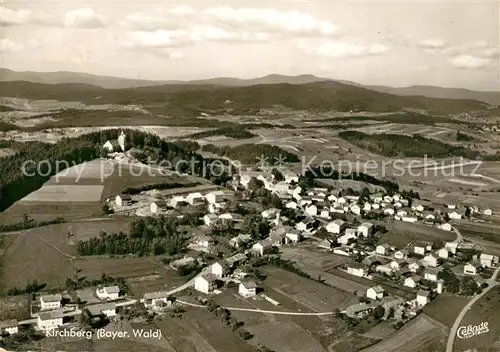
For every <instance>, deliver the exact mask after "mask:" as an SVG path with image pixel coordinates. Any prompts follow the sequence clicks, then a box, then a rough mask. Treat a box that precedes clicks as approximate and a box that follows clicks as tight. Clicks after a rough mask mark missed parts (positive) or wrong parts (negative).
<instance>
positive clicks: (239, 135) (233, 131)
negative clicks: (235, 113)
mask: <svg viewBox="0 0 500 352" xmlns="http://www.w3.org/2000/svg"><path fill="white" fill-rule="evenodd" d="M214 136H224V137H229V138H234V139H249V138H253V137H257V135H256V134H255V133H252V132H250V131H248V130H246V129H245V128H243V126H236V127H233V126H232V127H223V128H218V129H215V130H210V131H204V132H199V133H194V134H190V135H188V136H185V137H183V138H189V139H202V138H208V137H214Z"/></svg>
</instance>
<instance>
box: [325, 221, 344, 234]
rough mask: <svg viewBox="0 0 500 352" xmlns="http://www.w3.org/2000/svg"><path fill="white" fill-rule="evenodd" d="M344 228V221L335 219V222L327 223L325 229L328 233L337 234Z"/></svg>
mask: <svg viewBox="0 0 500 352" xmlns="http://www.w3.org/2000/svg"><path fill="white" fill-rule="evenodd" d="M346 226H347V225H346V223H345V221H344V220H341V219H337V220H335V221H332V222H330V223H328V224H327V225H326V227H325V228H326V231H328V232H330V233H335V234H339V233H341V232H342V231H343V230H344V229H345V228H346Z"/></svg>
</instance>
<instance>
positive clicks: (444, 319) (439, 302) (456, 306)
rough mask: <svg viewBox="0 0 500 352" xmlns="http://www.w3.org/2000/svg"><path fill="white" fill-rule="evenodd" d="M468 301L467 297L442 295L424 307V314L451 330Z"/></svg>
mask: <svg viewBox="0 0 500 352" xmlns="http://www.w3.org/2000/svg"><path fill="white" fill-rule="evenodd" d="M468 301H469V299H468V298H467V297H464V296H455V295H451V294H447V293H444V294H442V295H439V296H438V297H437V298H436V299H434V300H433V301H432V302H431V303H430V304H428V305H426V306H425V308H424V313H425V314H427V315H428V316H430V317H431V318H433V319H434V320H436V321H438V322H440V323H441V324H443V325H444V326H446V327H448V328H451V326H452V325H453V323H454V322H455V319H456V317H457V316H458V314H459V313H460V311H461V310H462V308H463V307H464V306H465V305H466V304H467V302H468Z"/></svg>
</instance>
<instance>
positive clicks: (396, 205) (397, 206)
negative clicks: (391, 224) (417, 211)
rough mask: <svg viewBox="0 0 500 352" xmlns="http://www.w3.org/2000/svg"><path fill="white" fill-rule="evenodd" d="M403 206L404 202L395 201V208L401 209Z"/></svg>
mask: <svg viewBox="0 0 500 352" xmlns="http://www.w3.org/2000/svg"><path fill="white" fill-rule="evenodd" d="M402 207H403V203H401V202H395V203H394V208H396V209H401V208H402Z"/></svg>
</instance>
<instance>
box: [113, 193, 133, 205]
mask: <svg viewBox="0 0 500 352" xmlns="http://www.w3.org/2000/svg"><path fill="white" fill-rule="evenodd" d="M115 204H116V205H117V206H119V207H124V206H127V205H130V204H132V197H131V196H130V194H119V195H117V196H116V197H115Z"/></svg>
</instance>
